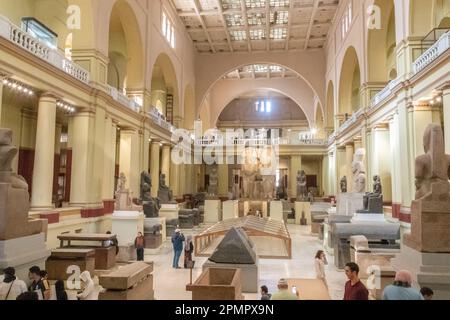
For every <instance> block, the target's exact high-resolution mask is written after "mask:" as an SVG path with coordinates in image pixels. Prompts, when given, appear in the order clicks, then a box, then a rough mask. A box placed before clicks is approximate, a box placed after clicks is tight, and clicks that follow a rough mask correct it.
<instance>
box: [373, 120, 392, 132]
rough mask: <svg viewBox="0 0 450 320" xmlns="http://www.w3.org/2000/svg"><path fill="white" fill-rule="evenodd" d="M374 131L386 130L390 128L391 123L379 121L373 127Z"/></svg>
mask: <svg viewBox="0 0 450 320" xmlns="http://www.w3.org/2000/svg"><path fill="white" fill-rule="evenodd" d="M372 130H373V131H386V130H389V124H388V123H384V122H383V123H377V124H375V125H374V126H373V128H372Z"/></svg>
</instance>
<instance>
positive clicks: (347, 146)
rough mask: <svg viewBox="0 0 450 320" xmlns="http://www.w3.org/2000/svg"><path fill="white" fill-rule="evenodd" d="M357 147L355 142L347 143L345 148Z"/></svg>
mask: <svg viewBox="0 0 450 320" xmlns="http://www.w3.org/2000/svg"><path fill="white" fill-rule="evenodd" d="M354 146H355V144H354V142H353V141H347V142H346V143H345V148H350V147H352V148H353V147H354Z"/></svg>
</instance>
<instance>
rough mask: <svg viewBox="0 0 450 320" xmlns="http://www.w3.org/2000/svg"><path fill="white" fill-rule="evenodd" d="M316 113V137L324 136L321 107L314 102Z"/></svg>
mask: <svg viewBox="0 0 450 320" xmlns="http://www.w3.org/2000/svg"><path fill="white" fill-rule="evenodd" d="M315 109H316V115H315V122H314V125H315V128H313V129H316V130H317V132H316V138H324V137H325V120H324V117H323V112H322V107H321V106H320V104H319V103H317V104H316V108H315Z"/></svg>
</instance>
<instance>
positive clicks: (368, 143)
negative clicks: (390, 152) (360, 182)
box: [364, 128, 373, 191]
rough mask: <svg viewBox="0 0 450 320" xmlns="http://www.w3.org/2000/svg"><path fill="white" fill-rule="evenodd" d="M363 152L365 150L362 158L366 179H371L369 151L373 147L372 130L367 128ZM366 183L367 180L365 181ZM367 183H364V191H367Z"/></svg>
mask: <svg viewBox="0 0 450 320" xmlns="http://www.w3.org/2000/svg"><path fill="white" fill-rule="evenodd" d="M365 135H366V138H365V150H366V156H365V157H364V164H365V166H366V177H371V176H373V174H372V158H371V157H370V154H369V153H371V150H372V145H373V141H372V140H373V139H372V138H373V137H372V129H370V128H367V129H365ZM366 181H367V179H366ZM369 185H370V184H369V183H366V190H367V191H369V190H370V189H369Z"/></svg>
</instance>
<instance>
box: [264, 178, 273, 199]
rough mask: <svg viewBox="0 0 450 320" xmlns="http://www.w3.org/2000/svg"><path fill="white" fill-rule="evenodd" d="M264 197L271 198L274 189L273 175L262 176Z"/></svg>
mask: <svg viewBox="0 0 450 320" xmlns="http://www.w3.org/2000/svg"><path fill="white" fill-rule="evenodd" d="M263 189H264V199H267V200H273V198H274V191H275V176H264V177H263Z"/></svg>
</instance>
